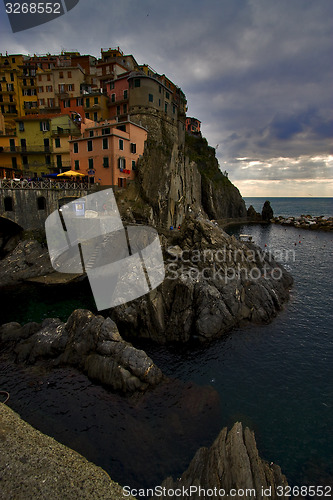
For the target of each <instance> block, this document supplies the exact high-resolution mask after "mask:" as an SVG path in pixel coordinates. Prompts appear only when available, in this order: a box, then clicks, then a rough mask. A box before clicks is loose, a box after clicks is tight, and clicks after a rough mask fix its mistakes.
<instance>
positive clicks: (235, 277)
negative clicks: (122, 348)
mask: <svg viewBox="0 0 333 500" xmlns="http://www.w3.org/2000/svg"><path fill="white" fill-rule="evenodd" d="M166 234H167V233H166ZM163 246H164V254H165V265H166V278H165V280H164V282H163V283H162V284H161V285H160V286H159V287H158V288H157V289H155V290H153V291H152V292H150V293H149V294H147V295H145V296H143V297H140V298H139V299H137V300H135V301H132V302H130V303H127V304H124V305H122V306H118V307H116V308H115V309H114V310H112V311H110V314H112V317H113V318H114V319H115V321H116V322H117V325H118V327H119V328H120V330H121V331H124V332H126V333H127V334H129V335H132V336H138V337H143V338H150V339H152V340H154V341H156V342H159V343H165V342H188V341H189V340H191V339H198V340H200V341H207V340H211V339H213V338H216V337H219V336H221V335H223V334H225V333H226V332H227V331H228V330H230V329H231V328H233V327H234V326H236V325H238V324H239V323H240V322H241V321H242V320H249V321H252V322H258V323H262V322H268V321H270V320H271V319H272V318H273V317H274V316H275V315H276V313H277V311H278V310H280V309H281V307H282V305H283V303H284V302H285V301H286V300H287V298H288V295H289V290H288V289H289V287H290V286H291V284H292V281H293V280H292V278H291V276H290V275H289V274H288V273H287V272H286V271H285V270H284V269H283V268H282V266H281V265H279V264H278V263H277V262H276V261H275V260H274V259H273V256H272V255H271V254H269V253H267V252H263V251H262V250H261V249H260V248H259V247H257V246H256V245H254V244H251V243H248V242H247V243H244V242H240V241H238V240H236V239H235V238H234V237H230V236H229V235H227V234H226V233H225V232H224V231H223V230H221V229H220V228H219V227H217V226H215V225H214V224H213V223H211V222H209V221H207V220H204V219H194V218H191V217H188V218H187V219H186V221H185V222H184V224H183V226H182V229H181V231H170V232H169V234H168V236H165V237H164V238H163Z"/></svg>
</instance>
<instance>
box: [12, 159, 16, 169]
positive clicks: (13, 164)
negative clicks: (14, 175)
mask: <svg viewBox="0 0 333 500" xmlns="http://www.w3.org/2000/svg"><path fill="white" fill-rule="evenodd" d="M12 167H13V168H14V169H16V168H17V158H16V156H12Z"/></svg>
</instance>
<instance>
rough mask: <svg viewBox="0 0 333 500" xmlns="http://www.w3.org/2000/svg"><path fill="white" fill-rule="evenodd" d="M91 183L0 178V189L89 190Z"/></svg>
mask: <svg viewBox="0 0 333 500" xmlns="http://www.w3.org/2000/svg"><path fill="white" fill-rule="evenodd" d="M92 186H93V185H92V184H89V183H87V182H80V181H59V180H53V179H45V180H43V181H29V180H27V179H23V180H16V179H0V189H61V190H66V189H72V190H76V189H83V190H89V189H91V187H92Z"/></svg>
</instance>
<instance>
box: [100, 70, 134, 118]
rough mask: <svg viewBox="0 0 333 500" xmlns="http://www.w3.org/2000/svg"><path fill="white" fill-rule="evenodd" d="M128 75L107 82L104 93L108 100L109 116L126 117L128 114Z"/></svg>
mask: <svg viewBox="0 0 333 500" xmlns="http://www.w3.org/2000/svg"><path fill="white" fill-rule="evenodd" d="M128 77H129V73H125V74H124V75H121V76H119V77H118V78H117V79H115V80H113V81H110V82H107V84H106V93H107V96H108V97H109V99H110V102H109V116H110V118H114V117H116V116H118V117H120V116H126V115H127V114H128V109H129V108H128V98H129V90H128V89H129V83H128Z"/></svg>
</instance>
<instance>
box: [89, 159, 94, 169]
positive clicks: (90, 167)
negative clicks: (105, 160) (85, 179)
mask: <svg viewBox="0 0 333 500" xmlns="http://www.w3.org/2000/svg"><path fill="white" fill-rule="evenodd" d="M88 165H89V170H92V169H93V168H94V158H89V159H88Z"/></svg>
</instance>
